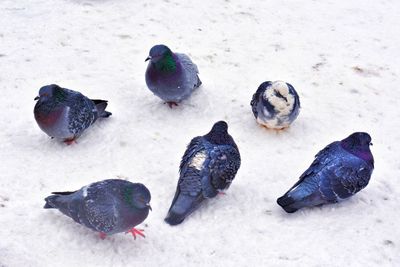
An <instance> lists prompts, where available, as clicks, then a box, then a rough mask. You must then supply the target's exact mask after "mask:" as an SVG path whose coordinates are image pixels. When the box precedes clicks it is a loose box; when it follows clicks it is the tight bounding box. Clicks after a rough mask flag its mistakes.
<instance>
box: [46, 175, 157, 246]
mask: <svg viewBox="0 0 400 267" xmlns="http://www.w3.org/2000/svg"><path fill="white" fill-rule="evenodd" d="M52 194H53V195H51V196H48V197H47V198H45V201H46V204H45V205H44V208H45V209H58V210H59V211H61V212H62V213H64V214H65V215H67V216H68V217H71V218H72V219H73V220H74V221H75V222H77V223H79V224H82V225H84V226H86V227H88V228H90V229H92V230H93V231H96V232H99V233H100V237H101V238H102V239H104V238H105V237H106V235H112V234H116V233H121V232H126V233H131V234H132V235H133V237H135V239H136V234H138V235H140V236H143V237H144V234H143V233H142V232H143V230H139V229H136V228H135V226H136V225H138V224H140V223H142V222H143V221H144V220H145V219H146V218H147V215H148V214H149V210H151V206H150V199H151V195H150V191H149V190H148V189H147V188H146V186H144V185H143V184H140V183H131V182H129V181H125V180H121V179H108V180H103V181H100V182H95V183H92V184H89V185H87V186H84V187H82V188H81V189H79V190H77V191H73V192H53V193H52Z"/></svg>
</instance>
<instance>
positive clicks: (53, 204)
mask: <svg viewBox="0 0 400 267" xmlns="http://www.w3.org/2000/svg"><path fill="white" fill-rule="evenodd" d="M75 192H76V191H66V192H51V193H52V194H53V195H51V196H48V197H46V198H45V199H44V201H46V204H45V205H44V207H43V208H45V209H57V208H59V207H58V206H59V203H58V202H59V201H57V200H58V198H59V197H61V196H67V195H71V194H73V193H75Z"/></svg>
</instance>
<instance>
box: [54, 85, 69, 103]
mask: <svg viewBox="0 0 400 267" xmlns="http://www.w3.org/2000/svg"><path fill="white" fill-rule="evenodd" d="M66 98H67V92H66V91H65V90H63V89H61V88H60V89H56V90H54V92H53V99H54V100H55V101H57V102H63V101H64V100H65V99H66Z"/></svg>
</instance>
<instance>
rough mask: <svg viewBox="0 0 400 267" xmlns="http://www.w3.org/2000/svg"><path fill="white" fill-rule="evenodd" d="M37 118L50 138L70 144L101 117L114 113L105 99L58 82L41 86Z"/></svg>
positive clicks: (36, 112) (36, 111)
mask: <svg viewBox="0 0 400 267" xmlns="http://www.w3.org/2000/svg"><path fill="white" fill-rule="evenodd" d="M35 100H38V101H37V103H36V105H35V109H34V114H35V119H36V122H37V123H38V125H39V127H40V129H42V130H43V131H44V132H45V133H46V134H47V135H49V136H50V137H54V138H57V139H61V140H63V141H64V142H65V143H67V144H71V143H72V142H74V141H75V139H76V138H78V137H79V136H80V135H81V134H82V133H83V131H84V130H86V129H87V128H88V127H89V126H90V125H92V124H93V123H94V122H95V121H96V120H97V119H98V118H107V117H109V116H110V115H111V113H110V112H108V111H106V110H105V109H106V107H107V101H106V100H96V99H95V100H91V99H89V98H87V97H86V96H84V95H82V94H81V93H79V92H76V91H72V90H69V89H65V88H61V87H60V86H58V85H56V84H51V85H46V86H43V87H42V88H40V90H39V96H38V97H36V98H35Z"/></svg>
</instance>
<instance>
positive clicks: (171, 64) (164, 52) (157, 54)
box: [145, 45, 176, 72]
mask: <svg viewBox="0 0 400 267" xmlns="http://www.w3.org/2000/svg"><path fill="white" fill-rule="evenodd" d="M148 60H150V64H154V66H155V67H156V69H158V70H161V71H164V72H170V71H175V70H176V62H175V59H174V56H173V53H172V51H171V49H169V48H168V47H167V46H166V45H155V46H153V47H152V48H151V49H150V52H149V56H148V57H147V58H146V60H145V61H148Z"/></svg>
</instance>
